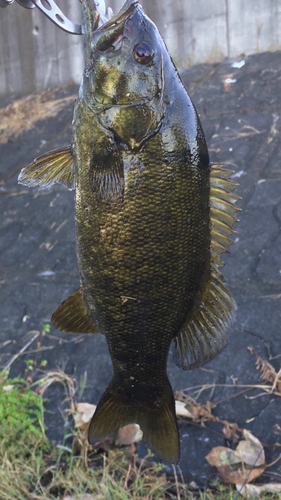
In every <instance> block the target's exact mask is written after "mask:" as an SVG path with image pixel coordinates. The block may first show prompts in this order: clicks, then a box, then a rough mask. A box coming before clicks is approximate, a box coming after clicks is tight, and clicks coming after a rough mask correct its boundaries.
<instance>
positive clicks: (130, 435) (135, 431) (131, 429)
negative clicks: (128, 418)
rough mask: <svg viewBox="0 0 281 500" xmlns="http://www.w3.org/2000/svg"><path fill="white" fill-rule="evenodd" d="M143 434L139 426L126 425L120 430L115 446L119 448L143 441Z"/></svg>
mask: <svg viewBox="0 0 281 500" xmlns="http://www.w3.org/2000/svg"><path fill="white" fill-rule="evenodd" d="M142 436H143V432H142V430H141V429H140V426H139V425H138V424H130V425H126V426H125V427H123V428H122V429H119V431H118V434H117V437H116V440H115V444H116V445H117V446H129V445H131V444H133V443H138V442H139V441H141V440H142Z"/></svg>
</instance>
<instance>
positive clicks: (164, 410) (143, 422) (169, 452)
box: [88, 381, 180, 463]
mask: <svg viewBox="0 0 281 500" xmlns="http://www.w3.org/2000/svg"><path fill="white" fill-rule="evenodd" d="M132 423H136V424H139V426H140V428H141V430H142V431H143V435H144V439H145V441H146V442H147V444H148V446H149V447H150V448H151V449H152V450H153V451H155V453H157V455H158V456H159V457H160V458H162V459H163V460H165V462H168V463H178V462H179V458H180V456H179V434H178V428H177V422H176V414H175V400H174V396H173V392H172V389H171V386H170V384H169V382H168V381H167V387H165V395H164V396H163V397H162V398H161V400H159V399H158V400H157V401H156V402H155V403H154V404H152V403H149V404H145V403H144V404H141V403H138V404H136V403H134V404H126V405H125V404H124V403H123V402H122V401H121V398H120V396H119V395H118V394H115V393H114V390H113V388H112V382H111V383H110V385H109V387H108V388H107V389H106V391H105V393H104V395H103V396H102V398H101V400H100V402H99V404H98V407H97V409H96V412H95V414H94V416H93V418H92V420H91V423H90V427H89V434H88V439H89V443H90V444H94V443H95V442H96V441H97V440H99V439H102V438H104V437H105V436H108V435H116V433H117V432H118V429H120V428H121V427H124V426H125V425H129V424H132Z"/></svg>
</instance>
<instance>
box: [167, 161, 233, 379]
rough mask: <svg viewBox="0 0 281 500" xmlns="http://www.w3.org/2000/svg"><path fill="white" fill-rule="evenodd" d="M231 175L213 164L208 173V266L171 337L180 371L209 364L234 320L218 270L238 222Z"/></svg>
mask: <svg viewBox="0 0 281 500" xmlns="http://www.w3.org/2000/svg"><path fill="white" fill-rule="evenodd" d="M231 174H232V172H231V171H230V170H224V169H222V168H219V165H213V166H212V167H211V173H210V214H211V248H210V250H211V251H210V267H209V271H208V272H207V273H206V276H205V279H203V283H202V287H201V292H200V293H199V297H198V300H197V302H196V303H195V305H194V306H193V309H192V311H191V313H190V314H189V316H188V318H187V320H186V322H185V324H184V325H183V327H182V329H181V330H180V332H179V334H178V335H177V337H175V338H174V357H175V361H176V363H177V365H178V366H179V367H180V368H182V369H183V370H191V369H192V368H198V367H200V366H203V365H204V364H206V363H208V362H209V361H211V360H212V359H213V358H214V357H215V356H216V355H217V354H219V352H220V351H221V350H222V349H223V348H224V347H225V346H226V344H227V341H228V337H229V334H230V331H231V329H232V326H233V324H234V321H235V316H236V303H235V300H234V298H233V297H232V295H231V293H230V292H229V291H228V289H227V288H226V286H225V280H224V278H223V276H222V275H221V274H220V272H219V271H218V269H219V268H220V267H221V266H223V265H224V264H223V262H222V261H221V260H220V258H219V255H221V254H222V253H224V252H228V250H227V248H228V246H229V245H232V244H233V241H232V240H230V239H229V236H231V235H232V234H234V233H236V231H234V229H232V226H233V224H234V223H235V222H237V219H236V218H235V217H234V214H235V213H236V211H237V210H239V209H238V208H237V207H235V205H234V203H235V202H236V201H237V200H239V199H240V197H239V196H236V195H233V194H232V193H231V192H230V191H231V190H232V189H233V188H234V187H235V186H236V185H237V184H236V183H234V182H232V181H229V180H228V177H229V175H231Z"/></svg>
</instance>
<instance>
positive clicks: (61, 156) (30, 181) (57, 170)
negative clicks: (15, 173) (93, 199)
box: [18, 146, 75, 189]
mask: <svg viewBox="0 0 281 500" xmlns="http://www.w3.org/2000/svg"><path fill="white" fill-rule="evenodd" d="M18 181H19V183H20V184H24V185H25V186H28V187H39V189H49V188H50V187H51V186H53V185H54V184H64V185H65V186H66V187H67V188H68V189H74V188H75V179H74V167H73V156H72V150H71V146H67V147H65V148H60V149H55V150H54V151H50V152H49V153H46V154H44V155H42V156H39V157H38V158H36V159H35V160H34V161H33V162H32V163H31V164H30V165H28V167H26V168H23V169H22V171H21V173H20V175H19V179H18Z"/></svg>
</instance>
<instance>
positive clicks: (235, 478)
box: [220, 464, 265, 484]
mask: <svg viewBox="0 0 281 500" xmlns="http://www.w3.org/2000/svg"><path fill="white" fill-rule="evenodd" d="M264 470H265V466H264V465H263V466H261V467H254V468H253V470H251V471H250V470H249V469H245V468H244V467H243V465H242V464H241V468H239V469H238V470H231V469H230V468H229V467H227V466H225V467H222V470H221V471H220V475H221V479H222V481H223V482H224V483H231V484H242V483H243V482H244V481H245V480H246V481H247V483H251V482H252V481H254V479H256V478H257V477H259V476H261V475H262V474H263V472H264ZM249 473H250V474H249Z"/></svg>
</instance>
